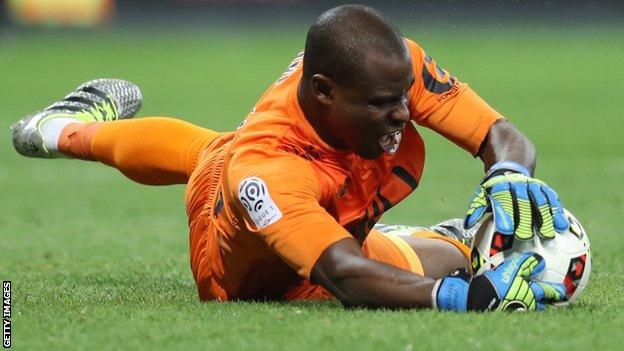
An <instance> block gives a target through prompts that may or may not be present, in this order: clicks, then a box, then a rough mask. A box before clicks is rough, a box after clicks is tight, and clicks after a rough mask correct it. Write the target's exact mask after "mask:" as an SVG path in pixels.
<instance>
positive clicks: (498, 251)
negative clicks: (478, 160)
mask: <svg viewBox="0 0 624 351" xmlns="http://www.w3.org/2000/svg"><path fill="white" fill-rule="evenodd" d="M564 212H565V216H566V218H567V219H568V220H569V221H570V228H569V229H568V230H567V231H565V232H564V233H558V234H556V235H555V238H554V239H551V240H546V239H542V238H540V237H539V236H537V235H535V236H534V237H533V239H530V240H520V239H516V238H515V237H514V236H513V235H502V234H500V233H498V232H497V231H496V226H495V225H494V220H493V218H492V216H491V215H490V216H488V217H487V218H485V219H484V220H483V222H482V224H481V227H480V228H479V230H478V231H477V233H476V235H475V238H474V241H473V245H472V253H471V265H472V270H473V272H474V273H475V274H481V273H483V272H485V271H487V270H490V269H493V268H495V267H497V266H498V265H500V264H501V263H503V261H504V260H506V259H508V258H509V257H511V256H513V255H518V254H521V253H524V252H535V253H537V254H539V255H541V256H542V257H543V258H544V260H545V261H546V267H545V268H544V270H543V271H542V272H541V273H540V274H539V275H538V276H537V279H539V280H543V281H547V282H554V283H563V284H564V285H565V287H566V290H567V295H568V303H571V302H574V301H575V300H576V299H578V297H579V296H580V295H581V293H582V291H583V289H585V287H586V286H587V282H588V281H589V274H590V272H591V250H590V247H589V238H588V237H587V233H586V232H585V229H584V228H583V226H581V223H580V222H579V221H578V220H577V219H576V217H574V216H573V215H572V214H571V213H570V212H568V211H567V210H564Z"/></svg>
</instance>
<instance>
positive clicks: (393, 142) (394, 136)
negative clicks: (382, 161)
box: [379, 130, 402, 155]
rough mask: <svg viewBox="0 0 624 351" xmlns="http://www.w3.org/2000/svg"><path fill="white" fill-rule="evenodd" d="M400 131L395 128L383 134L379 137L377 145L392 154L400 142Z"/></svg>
mask: <svg viewBox="0 0 624 351" xmlns="http://www.w3.org/2000/svg"><path fill="white" fill-rule="evenodd" d="M401 137H402V133H401V131H400V130H397V131H396V132H394V133H390V134H385V135H383V136H381V138H379V146H381V148H382V149H383V150H384V151H385V152H388V153H390V154H391V155H394V154H395V153H396V152H397V150H398V149H399V144H400V143H401Z"/></svg>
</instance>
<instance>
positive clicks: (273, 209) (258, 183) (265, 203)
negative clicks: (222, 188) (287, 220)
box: [238, 177, 282, 229]
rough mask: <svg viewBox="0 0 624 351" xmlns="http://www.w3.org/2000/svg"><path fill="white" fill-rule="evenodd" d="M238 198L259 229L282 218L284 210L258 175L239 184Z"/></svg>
mask: <svg viewBox="0 0 624 351" xmlns="http://www.w3.org/2000/svg"><path fill="white" fill-rule="evenodd" d="M238 199H239V200H240V202H241V204H243V207H245V210H247V213H248V214H249V217H251V220H252V221H253V222H254V224H255V225H256V228H257V229H262V228H264V227H266V226H269V225H271V224H273V223H275V222H277V221H278V220H279V219H280V218H282V211H280V209H279V208H278V207H277V205H276V204H275V202H274V201H273V199H272V198H271V196H270V194H269V189H268V187H267V185H266V183H265V182H264V181H263V180H262V179H260V178H258V177H249V178H245V179H243V180H242V181H241V182H240V184H239V185H238Z"/></svg>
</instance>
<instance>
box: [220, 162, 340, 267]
mask: <svg viewBox="0 0 624 351" xmlns="http://www.w3.org/2000/svg"><path fill="white" fill-rule="evenodd" d="M231 164H234V165H235V166H234V167H229V169H228V174H227V177H228V183H229V184H228V186H227V189H228V191H229V193H230V195H231V198H232V201H233V203H234V208H235V209H236V210H237V211H238V213H239V214H240V215H241V216H242V218H244V225H245V226H246V227H247V228H246V229H247V230H248V231H249V232H251V233H252V235H257V236H259V237H260V238H262V240H263V241H264V242H265V243H266V244H267V245H268V246H269V247H270V248H271V249H272V250H273V251H274V252H275V253H276V254H277V255H278V256H280V257H281V258H282V259H283V260H284V261H285V262H286V263H287V264H288V265H289V266H290V267H291V268H293V269H294V270H295V271H296V272H297V273H298V274H299V275H300V276H302V277H304V278H309V277H310V272H311V271H312V267H313V266H314V264H315V263H316V261H317V260H318V258H319V257H320V255H321V253H322V252H323V251H324V250H325V249H326V248H327V247H328V246H330V245H331V244H333V243H335V242H336V241H338V240H340V239H343V238H347V237H351V235H350V234H349V233H348V232H347V231H346V230H345V229H344V228H343V227H342V226H340V224H338V222H336V220H335V219H334V218H333V217H332V216H331V215H329V214H328V213H327V212H326V211H325V209H324V208H323V207H322V206H321V205H320V204H319V202H318V199H319V195H320V188H319V184H318V180H317V176H316V174H315V173H314V170H313V169H312V167H311V166H310V165H309V164H308V163H307V162H306V161H305V160H303V159H301V158H299V157H297V156H295V155H292V154H288V153H285V152H277V151H275V152H270V151H266V150H256V151H249V150H248V151H246V152H245V153H244V154H243V155H239V156H236V157H235V158H233V159H232V160H231Z"/></svg>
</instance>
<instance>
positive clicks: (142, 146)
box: [59, 117, 221, 185]
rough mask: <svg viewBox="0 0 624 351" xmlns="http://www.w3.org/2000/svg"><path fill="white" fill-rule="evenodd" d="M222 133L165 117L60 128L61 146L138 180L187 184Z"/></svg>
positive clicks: (154, 182)
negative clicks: (204, 153)
mask: <svg viewBox="0 0 624 351" xmlns="http://www.w3.org/2000/svg"><path fill="white" fill-rule="evenodd" d="M220 135H221V133H219V132H215V131H212V130H209V129H205V128H201V127H198V126H195V125H193V124H190V123H188V122H185V121H181V120H176V119H173V118H165V117H149V118H141V119H136V120H120V121H113V122H94V123H72V124H69V125H67V126H66V127H65V128H64V129H63V131H62V133H61V137H60V139H59V151H60V152H62V153H64V154H66V155H69V156H72V157H75V158H79V159H83V160H91V161H99V162H102V163H104V164H107V165H109V166H112V167H115V168H117V169H118V170H119V171H120V172H121V173H123V174H125V175H126V176H127V177H128V178H130V179H132V180H134V181H137V182H139V183H143V184H150V185H166V184H184V183H186V182H187V181H188V178H189V176H190V175H191V172H192V171H193V169H194V168H195V165H196V164H197V160H198V159H199V156H200V153H201V152H202V151H203V150H204V149H205V148H206V147H207V146H208V145H209V144H210V143H211V142H212V141H214V140H215V139H216V138H217V137H219V136H220Z"/></svg>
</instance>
